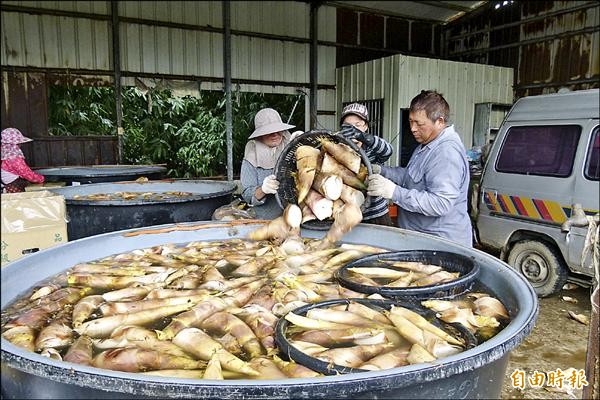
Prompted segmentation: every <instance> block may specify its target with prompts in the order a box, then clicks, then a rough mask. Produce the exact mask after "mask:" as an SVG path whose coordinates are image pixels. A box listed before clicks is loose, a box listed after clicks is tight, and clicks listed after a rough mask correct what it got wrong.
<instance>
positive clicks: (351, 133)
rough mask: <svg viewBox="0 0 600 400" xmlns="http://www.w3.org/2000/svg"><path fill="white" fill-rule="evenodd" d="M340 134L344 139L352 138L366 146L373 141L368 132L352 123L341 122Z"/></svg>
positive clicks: (373, 138) (369, 145)
mask: <svg viewBox="0 0 600 400" xmlns="http://www.w3.org/2000/svg"><path fill="white" fill-rule="evenodd" d="M340 134H342V136H344V137H345V138H346V139H354V140H358V141H359V142H361V143H362V144H363V145H364V146H366V147H371V146H372V145H373V143H374V142H375V137H374V136H373V135H371V134H369V133H366V132H363V131H361V130H360V129H358V128H357V127H355V126H354V125H350V124H342V127H341V130H340Z"/></svg>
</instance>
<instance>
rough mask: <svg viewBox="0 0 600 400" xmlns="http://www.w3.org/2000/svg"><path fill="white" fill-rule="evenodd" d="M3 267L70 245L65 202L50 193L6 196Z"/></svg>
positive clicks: (3, 195)
mask: <svg viewBox="0 0 600 400" xmlns="http://www.w3.org/2000/svg"><path fill="white" fill-rule="evenodd" d="M1 205H2V210H1V211H2V216H1V225H2V238H1V245H0V249H1V250H2V263H1V265H5V264H7V263H9V262H11V261H15V260H16V259H18V258H21V257H23V256H25V255H27V254H30V253H35V252H36V251H39V250H42V249H45V248H48V247H51V246H55V245H57V244H61V243H66V242H67V241H68V238H67V221H66V206H65V198H64V197H63V196H61V195H58V194H55V193H52V192H49V191H47V190H42V191H35V192H23V193H8V194H2V201H1Z"/></svg>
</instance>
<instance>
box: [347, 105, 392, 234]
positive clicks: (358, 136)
mask: <svg viewBox="0 0 600 400" xmlns="http://www.w3.org/2000/svg"><path fill="white" fill-rule="evenodd" d="M340 124H341V129H340V134H341V135H343V136H344V137H345V138H346V139H351V140H353V141H354V142H355V143H356V144H357V145H359V146H361V147H362V149H363V150H364V151H365V153H366V154H367V157H368V158H369V161H370V162H371V163H372V164H373V165H372V166H373V168H375V169H376V170H377V172H379V171H380V168H378V167H379V165H377V164H383V163H385V162H386V161H387V160H388V158H390V156H391V155H392V146H391V145H390V144H389V143H388V142H386V141H385V140H383V139H382V138H380V137H378V136H374V135H371V134H370V133H368V132H367V130H368V129H369V110H367V107H366V106H365V105H363V104H360V103H352V104H349V105H347V106H346V107H344V109H343V110H342V116H341V119H340ZM373 172H375V171H373ZM363 222H365V223H368V224H377V225H386V226H393V225H394V224H393V223H392V219H391V218H390V214H389V208H388V201H387V200H386V199H384V198H382V197H372V198H371V204H370V205H369V207H368V208H367V209H366V210H364V212H363Z"/></svg>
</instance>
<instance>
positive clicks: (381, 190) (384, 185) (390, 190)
mask: <svg viewBox="0 0 600 400" xmlns="http://www.w3.org/2000/svg"><path fill="white" fill-rule="evenodd" d="M395 189H396V184H395V183H394V182H392V181H390V180H389V179H387V178H384V177H383V176H381V175H379V174H373V175H369V187H368V188H367V194H368V195H369V196H376V197H383V198H384V199H391V198H392V197H393V196H394V190H395Z"/></svg>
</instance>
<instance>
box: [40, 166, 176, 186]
mask: <svg viewBox="0 0 600 400" xmlns="http://www.w3.org/2000/svg"><path fill="white" fill-rule="evenodd" d="M35 172H37V173H38V174H42V175H44V177H45V178H46V182H65V185H67V186H73V185H83V184H88V183H100V182H120V181H133V180H136V179H138V178H141V177H146V178H148V179H150V180H152V179H162V178H164V177H165V176H166V173H167V168H166V167H161V166H159V165H89V166H79V167H56V168H41V169H37V170H36V171H35Z"/></svg>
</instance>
